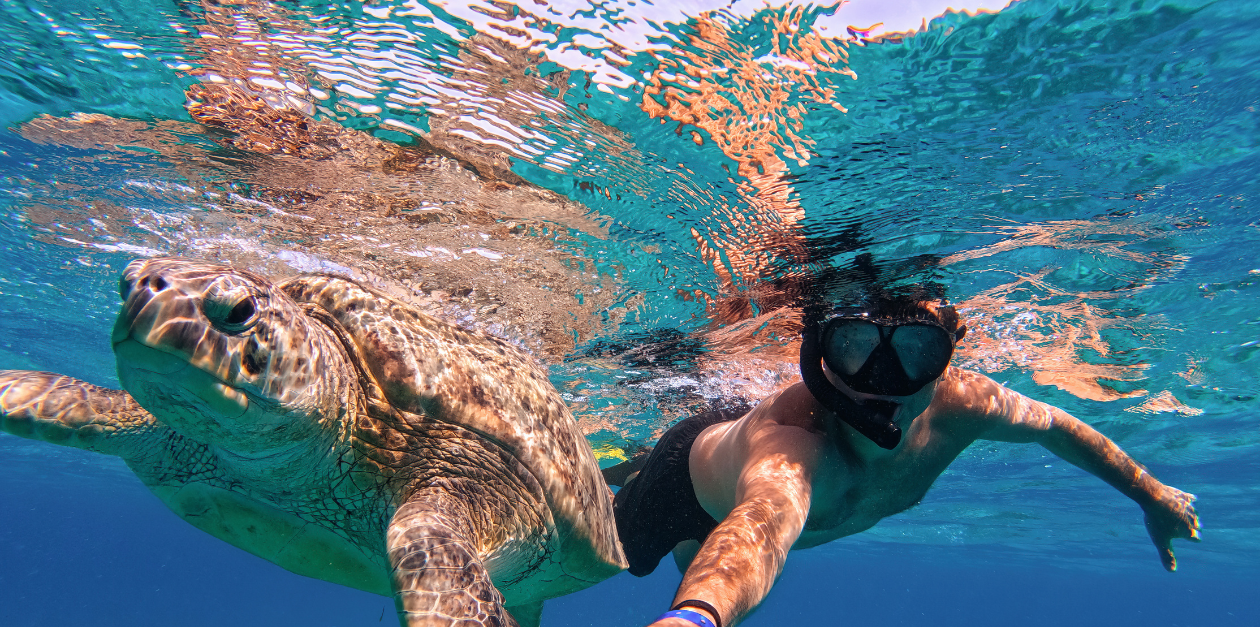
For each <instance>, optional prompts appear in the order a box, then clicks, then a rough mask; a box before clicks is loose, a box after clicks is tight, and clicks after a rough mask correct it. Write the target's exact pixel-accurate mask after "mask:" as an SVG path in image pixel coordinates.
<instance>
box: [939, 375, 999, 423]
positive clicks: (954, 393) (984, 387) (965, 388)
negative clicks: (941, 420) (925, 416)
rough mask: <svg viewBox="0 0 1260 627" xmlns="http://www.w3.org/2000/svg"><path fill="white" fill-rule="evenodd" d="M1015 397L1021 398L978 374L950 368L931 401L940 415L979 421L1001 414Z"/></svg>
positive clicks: (943, 376)
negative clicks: (1004, 407) (1003, 407)
mask: <svg viewBox="0 0 1260 627" xmlns="http://www.w3.org/2000/svg"><path fill="white" fill-rule="evenodd" d="M1013 396H1016V397H1017V396H1020V395H1019V394H1018V393H1016V392H1013V391H1011V390H1009V389H1007V388H1005V387H1003V386H1002V385H1001V384H999V383H998V382H996V381H994V380H993V379H990V378H989V377H986V376H984V375H982V374H980V373H978V372H973V371H971V370H964V369H962V368H956V367H953V366H950V368H949V370H947V371H945V374H944V375H942V377H941V382H940V384H939V385H938V386H937V388H936V395H935V396H934V397H933V399H932V407H933V409H934V410H935V412H936V413H938V414H946V415H952V416H956V417H975V418H980V417H983V416H987V415H995V414H997V413H1001V411H1002V406H1003V405H1005V404H1007V403H1009V402H1010V401H1011V400H1012V397H1013Z"/></svg>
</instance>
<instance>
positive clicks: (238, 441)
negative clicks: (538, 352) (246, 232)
mask: <svg viewBox="0 0 1260 627" xmlns="http://www.w3.org/2000/svg"><path fill="white" fill-rule="evenodd" d="M122 297H123V301H124V303H123V307H122V312H121V313H120V314H119V317H118V321H117V323H116V325H115V326H114V331H113V338H112V339H113V346H114V352H115V354H116V356H117V358H118V375H119V379H120V380H121V381H122V383H123V386H124V387H125V388H126V389H127V392H122V391H116V390H108V389H104V388H99V387H96V386H93V385H90V384H87V383H84V382H82V381H76V380H74V379H71V378H68V377H63V376H59V375H54V374H49V373H40V372H25V371H0V428H2V429H3V430H4V431H7V432H9V433H13V434H16V435H21V436H24V437H29V438H34V439H39V440H44V441H47V442H53V443H57V444H64V445H68V446H75V447H79V448H84V449H88V450H93V451H99V452H102V453H108V454H111V455H117V456H119V457H122V458H123V459H124V460H126V462H127V464H128V465H129V466H130V467H131V469H132V470H133V471H135V473H136V474H137V475H138V476H139V477H140V479H141V480H142V481H144V483H145V484H146V485H147V486H148V487H149V488H150V489H151V490H152V491H153V492H154V494H156V495H157V496H158V497H159V498H160V499H162V501H163V502H164V503H166V505H167V506H168V507H170V508H171V509H172V510H174V511H175V512H176V513H178V514H179V515H180V516H183V517H184V519H185V520H187V521H188V522H190V523H192V524H193V525H195V526H196V527H198V528H199V529H202V530H204V531H206V532H207V533H210V534H212V535H214V536H216V537H218V538H221V539H223V540H225V541H227V542H229V543H231V544H233V545H236V546H238V547H240V548H243V549H245V550H247V551H249V552H251V553H253V554H255V555H258V556H259V557H262V558H264V559H267V560H270V561H272V562H274V563H276V564H278V565H280V566H282V567H284V568H286V569H288V570H291V571H293V572H295V573H299V574H302V575H307V576H310V577H315V578H318V579H324V580H327V581H331V582H335V583H339V584H343V585H347V586H351V587H354V588H359V589H361V590H367V591H370V592H375V593H378V594H384V595H390V594H392V595H393V596H394V599H395V604H396V605H397V607H398V611H399V617H400V619H401V621H402V623H403V624H404V625H409V626H416V625H432V626H447V625H452V626H453V625H460V626H461V627H463V626H471V625H498V626H506V625H512V624H514V623H515V621H516V620H519V621H520V623H521V624H525V625H530V624H537V622H538V617H539V615H540V613H541V610H542V601H543V600H544V599H547V598H551V597H555V596H559V595H562V594H565V593H568V592H572V591H575V590H578V589H581V588H584V587H586V586H589V585H591V584H593V583H596V582H598V581H600V580H602V579H604V578H606V577H609V576H611V575H613V574H615V573H617V572H619V571H620V570H622V569H623V568H625V558H624V557H623V556H622V553H621V548H620V545H619V544H618V543H617V539H616V531H615V527H614V524H613V518H612V507H611V502H610V498H609V496H610V492H609V490H608V488H607V487H606V486H605V484H604V482H603V480H602V478H601V477H600V471H599V467H598V465H597V463H596V461H595V458H594V456H593V454H592V453H591V451H590V448H589V447H588V445H587V443H586V441H585V438H584V437H583V436H582V434H581V433H580V432H579V431H578V428H577V424H576V422H575V421H574V420H573V418H572V416H571V414H570V413H569V411H568V409H567V408H566V407H565V406H564V403H563V402H562V401H561V399H560V397H559V394H558V393H557V392H556V390H555V389H554V388H553V387H552V386H551V384H550V383H549V382H548V380H547V378H546V375H545V373H544V372H543V371H542V370H540V368H539V367H538V366H537V365H536V364H535V363H534V362H533V361H532V360H531V359H530V358H529V357H528V356H526V355H525V354H523V353H522V352H521V351H520V350H518V349H516V348H514V347H513V346H511V345H509V344H508V343H506V342H503V341H501V340H498V339H496V338H493V337H489V336H486V335H483V334H480V333H475V332H470V331H465V330H463V329H460V328H457V327H454V326H451V325H448V324H446V323H443V322H440V321H438V320H436V319H433V318H430V317H428V316H425V315H423V314H421V313H419V312H417V311H415V310H413V309H412V308H410V307H408V306H407V305H405V304H403V303H401V302H398V301H396V300H393V299H391V298H389V297H387V296H385V295H383V294H381V293H379V292H377V291H375V290H372V289H371V288H368V287H364V286H362V285H359V284H357V283H354V282H352V281H349V280H347V279H344V278H339V277H334V276H326V275H304V276H299V277H297V278H294V279H290V280H288V281H285V282H283V283H280V284H272V283H270V282H269V281H267V280H265V279H263V278H261V277H258V276H256V275H253V274H250V273H246V272H241V271H236V270H232V269H230V268H226V267H223V266H217V265H210V264H203V263H196V262H190V261H184V260H177V259H153V260H147V261H137V262H133V263H132V264H131V265H130V266H128V268H127V270H126V272H125V274H124V276H123V280H122ZM505 606H506V608H505ZM509 613H510V614H509ZM514 619H515V620H514Z"/></svg>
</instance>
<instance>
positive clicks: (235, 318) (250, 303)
mask: <svg viewBox="0 0 1260 627" xmlns="http://www.w3.org/2000/svg"><path fill="white" fill-rule="evenodd" d="M253 317H254V298H253V297H252V296H246V297H245V298H243V299H241V302H239V303H236V305H235V306H233V307H232V311H229V312H228V315H227V318H224V319H223V321H224V322H226V323H228V324H230V325H232V326H238V325H242V324H245V323H246V322H249V319H250V318H253Z"/></svg>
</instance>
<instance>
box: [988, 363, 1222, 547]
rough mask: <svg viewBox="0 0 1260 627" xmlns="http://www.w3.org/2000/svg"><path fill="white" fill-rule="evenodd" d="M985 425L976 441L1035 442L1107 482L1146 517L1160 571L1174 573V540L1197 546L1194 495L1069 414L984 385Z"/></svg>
mask: <svg viewBox="0 0 1260 627" xmlns="http://www.w3.org/2000/svg"><path fill="white" fill-rule="evenodd" d="M986 381H987V383H988V385H989V386H992V389H990V390H987V394H986V396H988V402H987V403H986V405H987V407H986V410H987V411H986V412H985V413H986V414H987V416H988V417H990V418H994V420H991V421H989V422H988V424H987V426H986V428H985V429H984V431H983V432H982V433H981V435H980V437H981V438H983V439H986V440H999V441H1003V442H1036V443H1038V444H1040V445H1042V446H1043V447H1045V448H1046V449H1047V450H1049V451H1050V452H1051V453H1054V454H1055V455H1057V456H1058V457H1060V458H1062V459H1063V460H1065V461H1067V462H1069V463H1071V464H1073V465H1075V466H1077V467H1078V468H1081V469H1083V470H1085V471H1087V472H1089V473H1090V474H1092V475H1094V476H1096V477H1098V478H1100V479H1102V480H1103V481H1106V482H1107V483H1108V484H1109V485H1111V486H1112V487H1113V488H1115V489H1117V490H1119V491H1120V492H1121V493H1122V494H1124V495H1125V496H1127V497H1129V498H1131V499H1133V500H1134V501H1135V502H1137V504H1138V505H1140V506H1141V507H1142V511H1144V512H1145V513H1146V530H1147V532H1148V533H1149V534H1150V536H1151V541H1152V542H1154V543H1155V548H1156V549H1157V550H1158V551H1159V557H1160V561H1161V562H1163V564H1164V568H1166V569H1168V570H1170V571H1173V570H1176V569H1177V559H1176V557H1175V556H1174V555H1173V550H1172V540H1173V538H1183V539H1187V540H1194V541H1196V542H1197V541H1198V540H1199V517H1198V515H1197V514H1196V513H1195V511H1194V505H1192V503H1193V502H1194V495H1193V494H1188V493H1186V492H1182V491H1181V490H1178V489H1176V488H1173V487H1170V486H1167V485H1164V484H1163V483H1160V482H1159V480H1157V479H1155V477H1153V476H1151V474H1150V473H1148V472H1147V471H1146V468H1145V467H1143V466H1142V465H1141V464H1139V463H1137V462H1136V461H1134V460H1133V458H1132V457H1129V455H1128V454H1127V453H1125V452H1124V451H1123V450H1121V449H1120V447H1119V446H1116V443H1115V442H1112V441H1111V440H1110V439H1108V438H1107V437H1106V436H1104V435H1103V434H1101V433H1099V432H1098V431H1097V430H1095V429H1094V428H1093V427H1091V426H1089V425H1088V424H1085V423H1084V422H1082V421H1081V420H1079V419H1077V418H1076V417H1074V416H1072V415H1071V414H1069V413H1067V412H1065V411H1063V410H1062V409H1059V408H1058V407H1054V406H1052V405H1048V404H1046V403H1042V402H1038V401H1034V400H1032V399H1030V398H1028V397H1026V396H1024V395H1022V394H1019V393H1017V392H1013V391H1011V390H1008V389H1006V388H1004V387H1001V386H999V385H997V384H996V383H993V382H992V381H988V380H987V379H986Z"/></svg>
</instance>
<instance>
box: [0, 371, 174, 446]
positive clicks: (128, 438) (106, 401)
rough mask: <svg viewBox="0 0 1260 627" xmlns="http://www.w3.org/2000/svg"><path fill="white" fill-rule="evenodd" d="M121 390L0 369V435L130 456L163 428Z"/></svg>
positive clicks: (39, 373) (36, 373)
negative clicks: (6, 434) (140, 444)
mask: <svg viewBox="0 0 1260 627" xmlns="http://www.w3.org/2000/svg"><path fill="white" fill-rule="evenodd" d="M165 428H167V427H164V426H163V425H161V424H160V423H158V422H157V420H156V419H154V418H153V415H152V414H150V413H149V412H147V411H145V410H144V409H143V408H142V407H140V404H139V403H136V401H135V400H134V399H132V398H131V395H129V394H127V393H126V392H123V391H121V390H111V389H108V388H102V387H98V386H95V385H92V384H90V383H85V382H83V381H79V380H78V379H74V378H71V377H67V376H63V375H59V374H53V373H51V372H31V371H27V370H0V431H4V432H6V433H11V434H13V435H17V436H21V437H24V438H30V439H32V440H42V441H44V442H50V443H52V444H60V445H62V446H73V447H75V448H81V449H86V450H89V451H95V452H98V453H106V454H109V455H117V456H118V457H122V458H124V459H127V458H129V457H131V456H132V454H133V453H134V452H135V451H136V449H137V447H138V443H139V442H140V441H141V440H145V439H147V438H144V437H139V436H149V435H152V434H153V432H154V431H155V430H157V429H165Z"/></svg>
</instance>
